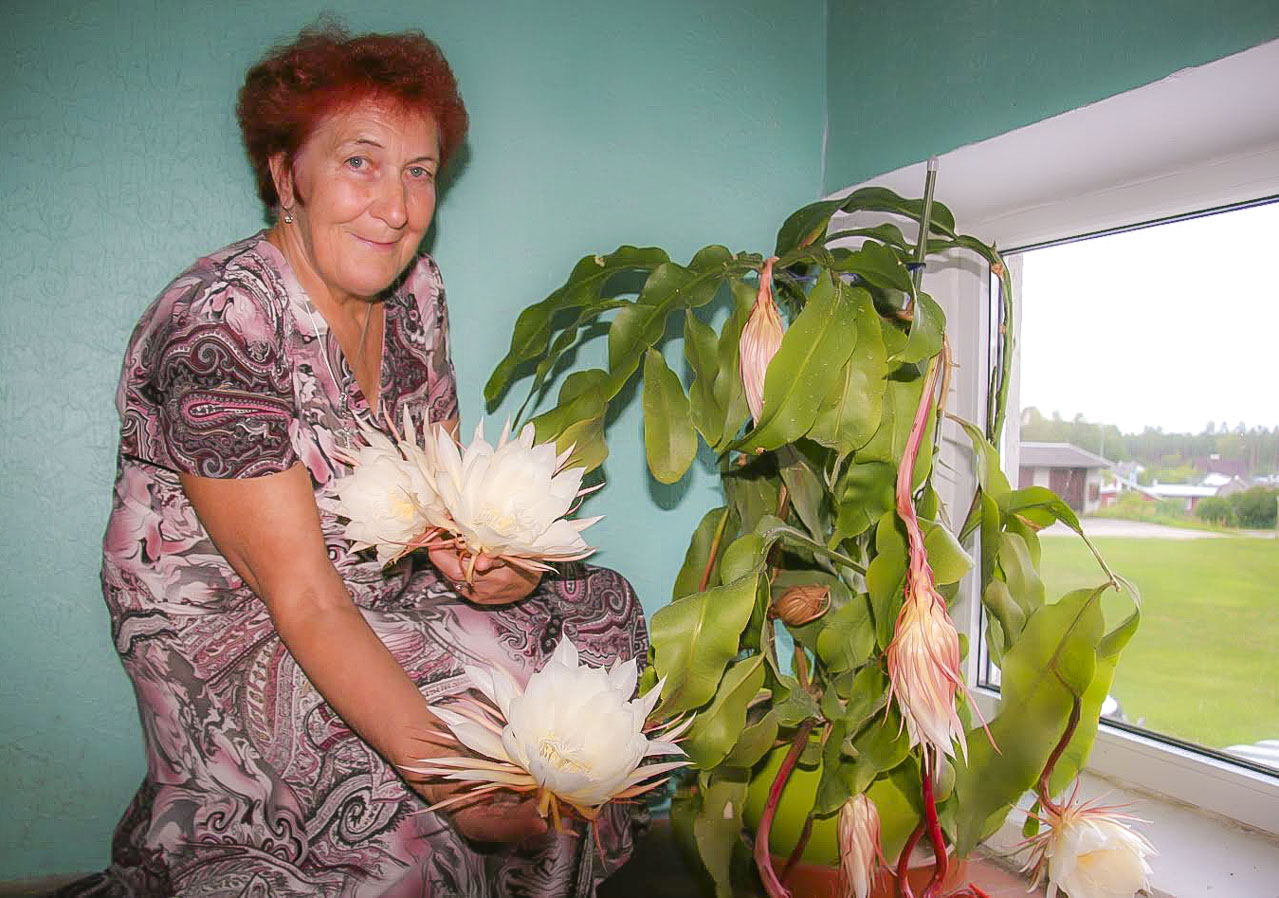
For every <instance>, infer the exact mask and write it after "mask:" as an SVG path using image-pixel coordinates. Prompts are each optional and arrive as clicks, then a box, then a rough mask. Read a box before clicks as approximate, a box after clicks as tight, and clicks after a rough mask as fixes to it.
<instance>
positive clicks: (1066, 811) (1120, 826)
mask: <svg viewBox="0 0 1279 898" xmlns="http://www.w3.org/2000/svg"><path fill="white" fill-rule="evenodd" d="M1040 819H1041V820H1042V822H1043V824H1044V827H1045V828H1044V831H1043V832H1041V833H1040V834H1039V835H1038V836H1036V837H1035V838H1034V839H1033V840H1032V845H1033V850H1032V854H1031V859H1030V862H1029V863H1028V864H1027V865H1026V869H1027V870H1030V869H1032V868H1033V869H1034V871H1035V882H1036V883H1038V882H1039V881H1040V880H1041V879H1043V877H1044V876H1045V875H1047V877H1048V891H1047V896H1048V898H1056V895H1057V891H1058V889H1060V890H1062V891H1063V892H1065V893H1066V894H1067V895H1069V896H1070V898H1132V896H1133V895H1135V894H1137V892H1140V891H1148V890H1149V889H1150V875H1151V870H1150V864H1148V863H1147V862H1146V858H1147V857H1149V856H1152V855H1154V854H1156V853H1157V852H1156V851H1155V849H1154V846H1153V845H1151V844H1150V842H1149V841H1148V840H1147V839H1146V837H1145V836H1143V835H1141V834H1140V833H1136V832H1133V830H1131V829H1129V828H1128V827H1127V826H1126V825H1125V824H1124V821H1125V820H1133V819H1134V818H1132V817H1129V816H1127V815H1124V814H1118V813H1115V812H1114V809H1113V808H1101V807H1095V806H1093V805H1091V804H1088V803H1085V804H1078V805H1077V804H1074V803H1073V801H1070V802H1066V803H1065V804H1064V805H1063V806H1061V807H1056V808H1046V809H1045V811H1044V813H1043V815H1042V817H1041V818H1040Z"/></svg>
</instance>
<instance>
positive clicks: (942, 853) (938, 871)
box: [920, 765, 950, 898]
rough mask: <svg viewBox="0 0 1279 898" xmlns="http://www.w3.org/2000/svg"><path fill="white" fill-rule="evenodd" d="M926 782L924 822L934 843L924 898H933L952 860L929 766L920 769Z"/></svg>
mask: <svg viewBox="0 0 1279 898" xmlns="http://www.w3.org/2000/svg"><path fill="white" fill-rule="evenodd" d="M920 770H921V773H922V779H923V781H924V822H925V823H926V824H927V826H928V841H930V842H932V843H933V864H934V867H933V878H932V879H931V880H929V882H928V885H927V887H926V888H925V889H924V895H923V898H933V896H934V895H936V894H937V890H938V889H940V888H941V884H942V883H943V882H944V881H945V879H946V874H948V873H949V872H950V859H949V858H948V857H947V855H946V837H945V836H944V835H942V831H941V823H940V821H938V819H937V797H936V795H934V793H933V776H932V773H931V772H930V771H929V770H928V767H927V765H924V766H923V767H922V768H920Z"/></svg>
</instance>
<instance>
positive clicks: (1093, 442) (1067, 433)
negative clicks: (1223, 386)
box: [1021, 407, 1279, 483]
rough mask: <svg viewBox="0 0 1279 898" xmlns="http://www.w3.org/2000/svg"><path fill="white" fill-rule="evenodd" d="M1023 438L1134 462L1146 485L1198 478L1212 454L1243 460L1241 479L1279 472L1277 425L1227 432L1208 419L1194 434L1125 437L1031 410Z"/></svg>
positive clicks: (1151, 430) (1154, 430) (1025, 415)
mask: <svg viewBox="0 0 1279 898" xmlns="http://www.w3.org/2000/svg"><path fill="white" fill-rule="evenodd" d="M1021 438H1022V440H1024V441H1042V442H1059V443H1073V444H1074V445H1076V446H1078V447H1079V448H1081V449H1086V450H1088V451H1089V452H1094V453H1096V454H1097V455H1100V456H1102V457H1103V458H1107V459H1109V460H1110V461H1113V462H1126V461H1133V462H1137V463H1139V464H1140V465H1142V466H1143V467H1144V468H1145V469H1146V471H1145V473H1144V474H1143V475H1141V477H1140V479H1141V480H1143V481H1145V482H1147V483H1149V482H1152V481H1153V480H1155V479H1158V480H1159V481H1160V482H1161V483H1187V482H1192V481H1195V480H1198V479H1200V478H1201V477H1203V474H1204V463H1205V462H1206V461H1207V460H1208V459H1209V458H1211V457H1212V456H1214V455H1216V456H1219V457H1220V458H1221V459H1224V460H1226V461H1229V462H1242V463H1243V476H1244V478H1245V479H1248V478H1251V477H1259V476H1262V475H1267V474H1274V473H1276V472H1279V427H1273V428H1265V427H1247V426H1246V425H1244V424H1237V425H1235V426H1234V427H1233V428H1231V427H1228V426H1227V425H1226V423H1225V422H1221V423H1218V422H1212V421H1210V422H1208V424H1207V425H1205V427H1204V428H1203V430H1202V431H1200V432H1199V433H1197V434H1192V433H1166V432H1164V430H1163V428H1159V427H1147V428H1146V429H1145V430H1143V431H1142V432H1141V433H1123V432H1122V431H1120V429H1119V428H1118V427H1116V426H1115V425H1114V424H1103V423H1100V422H1096V421H1088V420H1085V419H1084V417H1083V416H1082V415H1075V417H1074V418H1072V419H1070V420H1066V419H1064V418H1062V417H1061V415H1059V414H1058V413H1057V412H1053V413H1052V414H1051V415H1050V416H1046V415H1044V414H1043V413H1041V412H1040V411H1039V409H1037V408H1034V407H1031V408H1027V409H1025V410H1023V412H1022V419H1021Z"/></svg>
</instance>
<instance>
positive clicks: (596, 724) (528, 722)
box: [406, 639, 688, 820]
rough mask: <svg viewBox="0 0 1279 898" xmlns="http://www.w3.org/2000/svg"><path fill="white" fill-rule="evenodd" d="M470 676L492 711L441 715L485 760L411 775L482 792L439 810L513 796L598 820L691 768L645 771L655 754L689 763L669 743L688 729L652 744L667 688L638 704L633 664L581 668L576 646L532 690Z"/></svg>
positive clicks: (483, 674) (458, 706) (493, 676)
mask: <svg viewBox="0 0 1279 898" xmlns="http://www.w3.org/2000/svg"><path fill="white" fill-rule="evenodd" d="M466 673H467V675H468V676H469V677H470V678H471V681H472V682H473V683H474V684H475V686H476V688H477V689H478V690H479V691H480V692H481V693H483V694H484V696H485V697H486V698H487V699H488V700H489V701H490V702H492V705H491V706H490V705H486V704H481V703H480V702H478V701H476V700H474V699H469V698H462V699H459V700H458V701H456V702H455V703H454V704H452V705H451V706H449V707H434V708H433V709H432V710H433V711H434V713H435V714H436V716H437V717H439V719H440V720H441V721H442V722H443V723H444V725H445V726H446V727H448V729H449V731H450V733H451V735H452V737H453V739H455V740H456V741H457V742H458V743H460V744H461V745H462V746H465V747H466V748H468V749H470V750H471V751H473V752H475V753H476V754H477V755H479V756H480V757H437V758H426V759H423V761H422V766H420V767H409V768H406V769H408V770H410V771H413V772H415V773H421V774H424V775H427V776H433V777H442V778H444V779H449V780H458V781H462V782H467V783H471V784H473V788H472V790H471V791H470V792H464V793H463V794H462V795H460V796H457V797H454V798H452V799H446V800H445V801H444V802H441V803H439V804H438V805H436V807H443V806H446V805H449V804H455V803H462V802H465V801H470V800H474V798H475V796H477V795H480V794H483V793H485V792H490V791H493V790H494V789H499V788H505V789H510V790H513V791H516V792H528V793H536V795H537V797H538V809H539V811H540V812H541V813H542V814H543V815H546V813H547V812H548V811H549V812H551V813H552V814H553V815H554V816H555V818H556V819H557V820H558V817H559V814H560V808H559V802H564V803H566V804H568V805H569V806H571V807H572V808H574V809H576V810H577V811H578V812H579V813H581V814H582V815H583V816H585V817H587V818H589V819H593V818H594V817H595V815H596V814H597V813H598V810H599V808H600V806H602V805H603V804H605V803H606V802H609V801H611V800H613V799H615V798H629V797H632V796H634V795H638V794H639V793H641V792H643V791H645V790H647V789H651V788H653V787H654V786H656V785H657V784H658V783H657V782H655V780H656V779H657V778H659V777H662V776H664V775H665V774H666V773H668V772H670V771H671V770H673V769H675V768H677V767H680V766H683V765H684V764H687V763H688V761H687V760H680V761H669V762H664V763H657V764H642V762H643V761H644V760H645V759H646V758H650V757H653V756H655V755H672V754H678V755H681V756H682V755H683V751H682V750H681V749H680V748H679V747H678V746H677V745H675V744H674V743H673V742H672V741H670V740H671V739H673V738H674V737H675V736H677V735H679V732H680V731H682V729H683V727H684V726H685V725H686V723H685V724H680V725H679V726H677V727H671V728H668V729H667V730H666V731H665V732H662V733H659V734H657V736H656V738H653V739H650V738H648V736H647V735H646V734H645V726H646V722H647V718H648V715H649V714H650V713H651V712H652V710H653V706H654V705H655V704H656V702H657V699H658V697H659V696H660V695H661V692H662V689H661V684H660V683H658V684H657V686H655V687H654V688H653V689H650V690H649V691H648V693H647V694H645V695H644V696H643V697H642V698H637V699H633V700H632V698H631V696H632V695H633V694H634V692H635V684H636V667H635V661H634V660H629V661H626V662H625V663H621V662H619V663H615V664H614V665H613V667H612V668H611V669H610V670H604V669H603V668H596V667H589V666H586V665H580V664H579V663H578V655H577V649H576V648H575V647H574V646H573V643H572V642H570V641H569V640H568V639H561V640H560V643H559V645H558V646H557V647H556V649H555V652H554V654H552V656H551V658H550V660H549V661H547V663H546V664H545V665H544V666H543V667H542V669H541V670H539V671H538V672H537V673H535V674H533V675H532V676H531V677H530V678H529V681H528V684H527V685H526V686H525V687H524V688H523V689H521V688H520V687H519V685H518V684H517V683H516V682H515V680H514V678H513V677H512V676H511V675H510V674H509V673H507V672H506V671H504V670H502V669H500V668H491V669H487V670H486V669H481V668H476V667H467V668H466Z"/></svg>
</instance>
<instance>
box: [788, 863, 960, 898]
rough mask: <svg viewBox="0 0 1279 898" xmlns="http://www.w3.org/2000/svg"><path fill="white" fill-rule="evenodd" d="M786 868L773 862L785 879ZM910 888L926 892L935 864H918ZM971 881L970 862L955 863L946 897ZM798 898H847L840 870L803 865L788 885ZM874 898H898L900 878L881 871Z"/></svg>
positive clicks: (913, 868) (944, 885)
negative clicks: (840, 879)
mask: <svg viewBox="0 0 1279 898" xmlns="http://www.w3.org/2000/svg"><path fill="white" fill-rule="evenodd" d="M784 866H786V858H778V857H774V858H773V867H774V869H775V870H777V873H778V875H779V876H780V875H781V872H782V867H784ZM907 876H908V878H909V880H910V887H911V889H912V891H914V893H915V894H916V895H918V894H919V893H920V892H922V891H923V889H924V887H925V886H927V885H928V881H929V880H930V879H932V876H933V862H932V858H931V857H929V858H927V859H926V860H920V861H916V862H915V863H914V864H912V865H911V867H910V870H909V871H908V873H907ZM967 881H968V861H967V860H960V861H955V860H952V861H951V863H950V871H949V873H948V875H947V876H946V881H945V882H944V883H942V891H943V894H944V893H945V892H948V891H951V890H954V889H957V888H959V887H960V886H962V885H964V884H965V883H966V882H967ZM784 885H785V886H786V888H788V889H790V891H791V894H792V895H794V896H795V898H801V896H802V898H844V893H843V892H841V891H840V889H839V868H838V867H827V866H825V865H822V864H806V863H804V862H802V861H801V862H800V863H798V864H796V865H795V867H794V869H792V870H791V872H790V875H789V876H787V877H786V881H785V883H784ZM870 894H871V898H897V878H896V877H895V876H893V875H891V874H890V873H888V872H887V871H881V872H880V875H879V878H878V879H877V880H876V881H875V883H874V885H873V887H872V888H871V891H870Z"/></svg>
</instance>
